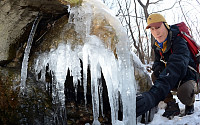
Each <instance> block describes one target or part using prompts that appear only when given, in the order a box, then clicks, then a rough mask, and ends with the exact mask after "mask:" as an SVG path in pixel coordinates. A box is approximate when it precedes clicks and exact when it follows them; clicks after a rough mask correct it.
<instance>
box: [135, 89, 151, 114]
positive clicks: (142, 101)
mask: <svg viewBox="0 0 200 125" xmlns="http://www.w3.org/2000/svg"><path fill="white" fill-rule="evenodd" d="M154 100H155V99H154V97H153V96H152V95H151V94H150V92H144V93H141V94H138V95H137V97H136V116H137V117H138V116H140V115H142V114H144V113H146V112H147V111H149V110H150V109H151V108H153V107H154V106H155V101H154Z"/></svg>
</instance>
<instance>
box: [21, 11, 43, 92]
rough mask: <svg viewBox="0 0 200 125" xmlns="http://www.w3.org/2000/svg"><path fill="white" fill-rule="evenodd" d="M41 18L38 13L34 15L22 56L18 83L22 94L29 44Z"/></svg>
mask: <svg viewBox="0 0 200 125" xmlns="http://www.w3.org/2000/svg"><path fill="white" fill-rule="evenodd" d="M41 19H42V16H40V15H39V14H38V16H37V17H36V19H35V21H34V23H33V26H32V29H31V32H30V34H29V38H28V42H27V45H26V48H25V53H24V58H23V62H22V69H21V83H20V87H21V88H20V91H21V92H22V93H23V94H24V91H25V88H26V78H27V69H28V59H29V53H30V50H31V46H32V42H33V38H34V35H35V31H36V29H37V26H38V23H39V22H40V20H41Z"/></svg>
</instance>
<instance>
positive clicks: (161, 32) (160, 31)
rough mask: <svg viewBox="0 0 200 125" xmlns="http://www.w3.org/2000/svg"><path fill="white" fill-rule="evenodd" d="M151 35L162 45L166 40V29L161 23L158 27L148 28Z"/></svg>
mask: <svg viewBox="0 0 200 125" xmlns="http://www.w3.org/2000/svg"><path fill="white" fill-rule="evenodd" d="M150 30H151V34H152V35H153V37H154V38H155V39H156V40H157V41H158V42H159V43H162V42H164V40H165V39H166V38H167V35H168V31H167V28H166V27H165V26H164V24H163V23H162V24H161V25H160V26H159V27H150Z"/></svg>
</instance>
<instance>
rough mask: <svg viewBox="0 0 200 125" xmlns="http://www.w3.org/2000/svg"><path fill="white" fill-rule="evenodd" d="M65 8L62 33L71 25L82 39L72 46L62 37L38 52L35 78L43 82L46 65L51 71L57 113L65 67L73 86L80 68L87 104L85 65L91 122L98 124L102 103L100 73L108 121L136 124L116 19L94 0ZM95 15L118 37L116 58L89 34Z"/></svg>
mask: <svg viewBox="0 0 200 125" xmlns="http://www.w3.org/2000/svg"><path fill="white" fill-rule="evenodd" d="M69 11H70V18H69V22H68V24H66V25H65V27H64V29H63V34H64V32H65V29H66V28H69V27H71V26H72V25H73V26H74V29H75V31H76V32H77V34H78V38H81V39H82V41H83V45H76V46H75V48H73V47H72V45H71V41H72V40H71V39H64V37H63V41H62V42H61V43H60V44H59V45H58V47H57V48H55V49H51V50H50V51H49V52H45V53H42V54H40V55H39V56H38V58H37V59H36V60H35V65H34V70H35V74H36V76H38V74H39V73H41V77H40V79H39V78H37V79H38V80H41V81H45V74H46V67H47V66H48V67H49V69H48V71H47V72H50V73H51V74H53V80H52V81H54V84H55V87H54V88H53V92H52V96H53V103H54V104H56V103H60V104H61V107H62V108H61V112H65V110H67V109H65V107H64V106H65V93H64V90H65V85H64V84H67V83H65V80H66V76H67V71H68V69H69V70H70V75H71V76H73V83H74V87H75V88H76V87H77V86H78V81H81V70H83V86H84V94H85V102H86V103H87V98H86V93H87V89H86V88H87V74H88V73H87V67H88V66H89V68H90V72H91V93H92V105H93V118H94V121H93V125H100V122H99V121H98V117H99V115H100V114H99V112H100V111H99V109H100V107H101V105H102V104H101V103H103V102H101V101H100V100H101V99H100V97H101V95H102V93H101V91H99V89H100V87H101V83H100V82H99V81H100V80H99V79H102V78H101V72H102V73H103V76H104V78H105V81H106V86H107V90H108V97H109V103H110V106H111V120H112V124H113V125H134V124H136V115H135V93H136V90H135V89H136V88H135V86H136V85H135V84H136V83H135V78H134V67H133V64H132V58H131V53H130V49H129V41H128V36H127V35H126V32H125V30H124V28H123V27H122V26H121V24H120V22H119V21H118V19H117V18H115V17H114V16H113V15H112V14H111V13H110V10H109V9H108V8H107V7H106V6H105V5H104V4H103V3H102V2H100V1H98V0H84V1H83V4H82V6H79V7H73V8H70V9H69ZM95 15H103V16H104V17H105V18H106V19H107V20H109V23H110V25H111V28H113V29H114V30H115V32H116V36H117V37H118V38H117V39H118V41H117V42H116V45H115V47H116V55H117V58H116V56H115V54H114V52H113V51H112V50H111V49H109V48H107V47H106V46H105V44H104V41H103V40H102V39H100V38H99V37H98V36H96V35H91V31H90V30H91V26H92V20H94V18H95ZM63 34H61V35H63ZM108 37H109V36H108ZM110 42H111V39H110ZM72 48H73V49H72ZM26 56H28V55H26ZM80 60H82V62H83V69H82V68H81V64H80ZM22 75H23V74H22ZM80 83H81V82H80ZM47 84H48V83H47ZM23 86H24V84H23ZM119 100H121V103H122V107H120V105H119ZM102 108H103V107H101V109H102ZM119 109H122V111H123V119H122V121H120V120H118V111H119Z"/></svg>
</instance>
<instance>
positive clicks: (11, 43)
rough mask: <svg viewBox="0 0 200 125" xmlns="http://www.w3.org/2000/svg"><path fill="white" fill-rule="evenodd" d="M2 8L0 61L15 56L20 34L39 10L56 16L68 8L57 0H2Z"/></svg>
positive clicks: (0, 14) (0, 5)
mask: <svg viewBox="0 0 200 125" xmlns="http://www.w3.org/2000/svg"><path fill="white" fill-rule="evenodd" d="M0 8H1V10H0V38H1V39H0V44H1V46H0V61H2V60H10V59H13V58H14V57H15V52H16V45H17V42H19V41H18V40H19V39H20V36H22V35H23V34H24V33H25V32H27V30H28V31H30V28H29V29H28V24H30V23H31V22H32V21H33V20H34V19H35V17H36V16H37V14H38V13H39V12H40V13H44V14H49V15H51V16H56V15H58V14H60V13H64V12H66V9H67V7H66V6H63V5H62V4H61V2H59V1H57V0H1V1H0ZM18 44H19V43H18Z"/></svg>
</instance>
